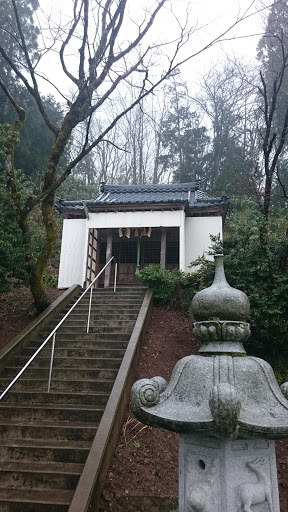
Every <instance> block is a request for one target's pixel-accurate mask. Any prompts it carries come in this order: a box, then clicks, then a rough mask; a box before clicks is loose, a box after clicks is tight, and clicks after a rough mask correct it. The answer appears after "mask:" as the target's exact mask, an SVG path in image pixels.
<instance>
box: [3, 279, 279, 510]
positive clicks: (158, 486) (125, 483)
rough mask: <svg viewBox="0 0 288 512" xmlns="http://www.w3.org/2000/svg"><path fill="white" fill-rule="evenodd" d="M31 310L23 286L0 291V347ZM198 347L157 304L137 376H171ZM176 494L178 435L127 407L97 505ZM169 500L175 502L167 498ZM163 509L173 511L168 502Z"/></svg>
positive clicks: (176, 316) (111, 506)
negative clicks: (150, 423)
mask: <svg viewBox="0 0 288 512" xmlns="http://www.w3.org/2000/svg"><path fill="white" fill-rule="evenodd" d="M61 293H62V292H61V291H58V290H56V289H53V288H51V289H48V294H49V296H50V298H51V300H55V299H56V298H57V297H58V296H59V295H60V294H61ZM31 310H32V297H31V294H30V292H29V291H28V290H27V289H25V288H18V289H15V290H14V291H13V292H11V293H9V294H3V295H0V327H1V330H0V348H1V347H3V346H4V345H5V344H6V343H8V341H10V340H11V339H12V338H13V337H14V336H15V335H16V334H18V333H19V332H20V331H21V330H22V329H23V328H24V327H25V326H27V325H28V324H29V322H30V321H31V320H32V317H31V316H30V312H31ZM196 351H197V343H196V341H195V339H194V338H193V337H192V335H191V326H190V323H189V320H188V319H187V318H186V317H185V316H184V315H183V314H182V313H179V312H176V311H171V310H170V311H169V310H166V309H164V308H160V307H157V308H156V307H155V308H154V311H153V315H152V322H151V325H150V328H149V331H148V333H147V336H146V339H145V343H144V348H143V352H142V356H141V360H140V364H139V368H138V374H137V379H140V378H144V377H147V378H150V377H154V376H156V375H161V376H162V377H164V378H166V379H167V380H169V378H170V375H171V372H172V369H173V367H174V365H175V363H176V362H177V361H178V360H179V359H180V358H182V357H184V356H186V355H189V354H191V353H195V352H196ZM276 451H277V466H278V483H279V492H280V508H281V512H288V476H287V470H288V441H286V440H284V441H278V442H277V443H276ZM177 494H178V441H177V436H176V435H175V434H173V433H171V432H167V431H165V430H162V429H155V428H151V427H148V426H145V425H142V424H141V423H139V422H138V421H137V420H136V419H135V418H134V417H133V415H132V413H131V412H130V410H127V414H126V418H125V421H124V424H123V429H122V435H121V439H120V441H119V444H118V447H117V449H116V451H115V454H114V458H113V460H112V464H111V467H110V470H109V472H108V475H107V478H106V481H105V483H104V487H103V492H102V505H101V510H103V511H106V510H107V511H108V510H113V511H114V512H116V510H119V511H120V510H121V511H122V510H123V511H124V510H126V511H127V512H128V510H133V509H132V508H130V506H128V501H127V505H125V500H126V499H127V500H128V498H131V499H134V500H137V499H138V498H137V497H139V496H145V497H149V496H150V497H151V500H152V501H151V507H150V508H146V510H149V512H152V511H154V510H155V512H156V511H157V510H160V509H161V510H162V511H163V512H164V507H162V508H159V506H158V505H157V504H156V505H155V503H157V499H160V498H161V497H163V496H165V497H170V498H172V497H175V496H177ZM145 499H147V498H145ZM117 500H118V501H119V503H120V502H121V503H122V505H121V506H120V505H119V509H117V506H116V503H117ZM152 502H153V503H152ZM123 503H124V505H123ZM169 503H174V502H173V500H172V501H171V500H170V501H169ZM121 507H122V508H121ZM165 510H166V509H165ZM167 510H171V506H170V508H168V509H167ZM139 511H140V506H139ZM134 512H136V508H134ZM137 512H138V506H137Z"/></svg>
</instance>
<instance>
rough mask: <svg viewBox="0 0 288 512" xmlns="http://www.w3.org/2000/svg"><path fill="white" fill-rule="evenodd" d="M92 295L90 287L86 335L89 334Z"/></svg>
mask: <svg viewBox="0 0 288 512" xmlns="http://www.w3.org/2000/svg"><path fill="white" fill-rule="evenodd" d="M92 293H93V288H92V286H91V289H90V300H89V310H88V319H87V329H86V334H88V332H89V327H90V316H91V304H92Z"/></svg>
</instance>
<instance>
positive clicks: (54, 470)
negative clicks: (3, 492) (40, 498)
mask: <svg viewBox="0 0 288 512" xmlns="http://www.w3.org/2000/svg"><path fill="white" fill-rule="evenodd" d="M82 470H83V464H75V463H74V464H72V463H61V462H59V463H57V462H46V461H45V462H38V463H37V464H33V463H29V462H27V461H25V462H22V461H21V462H18V461H9V462H7V461H6V462H5V464H0V488H7V487H9V488H10V489H11V488H12V489H13V488H16V489H17V488H19V487H21V488H22V489H23V488H24V489H25V488H26V489H31V488H33V489H37V488H40V489H41V490H42V489H67V490H73V489H75V488H76V486H77V483H78V480H79V477H80V475H81V473H82Z"/></svg>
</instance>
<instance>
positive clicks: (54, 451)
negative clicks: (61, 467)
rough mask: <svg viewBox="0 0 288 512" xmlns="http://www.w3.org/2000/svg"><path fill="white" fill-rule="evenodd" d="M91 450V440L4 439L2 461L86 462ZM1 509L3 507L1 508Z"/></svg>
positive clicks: (1, 446)
mask: <svg viewBox="0 0 288 512" xmlns="http://www.w3.org/2000/svg"><path fill="white" fill-rule="evenodd" d="M89 450H90V443H89V442H83V441H80V442H75V441H74V442H73V441H56V440H54V439H53V440H49V439H43V440H41V439H27V440H25V439H14V440H13V439H12V440H11V439H8V440H5V439H2V440H1V445H0V463H2V462H3V461H22V462H23V461H27V462H30V463H31V462H41V461H44V460H45V461H47V462H62V463H70V464H72V463H78V464H84V463H85V461H86V458H87V455H88V453H89ZM0 510H1V509H0Z"/></svg>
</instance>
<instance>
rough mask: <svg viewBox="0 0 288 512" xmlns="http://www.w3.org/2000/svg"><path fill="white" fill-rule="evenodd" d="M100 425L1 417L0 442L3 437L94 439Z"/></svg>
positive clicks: (6, 438) (67, 439)
mask: <svg viewBox="0 0 288 512" xmlns="http://www.w3.org/2000/svg"><path fill="white" fill-rule="evenodd" d="M97 427H98V425H96V424H95V423H84V424H83V423H82V422H79V423H72V422H70V423H69V424H68V423H67V422H62V423H60V422H59V423H58V424H57V425H55V424H54V423H49V422H47V423H43V422H41V423H36V422H33V423H29V424H28V423H26V422H20V421H15V422H13V421H12V420H10V421H8V420H5V421H2V420H1V419H0V444H1V442H2V439H5V440H6V441H7V440H8V439H10V440H15V439H22V440H23V439H38V440H40V439H42V440H47V439H51V440H52V439H53V440H58V441H60V440H61V441H62V440H64V441H69V440H72V441H76V440H77V441H92V440H93V438H94V436H95V434H96V431H97Z"/></svg>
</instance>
